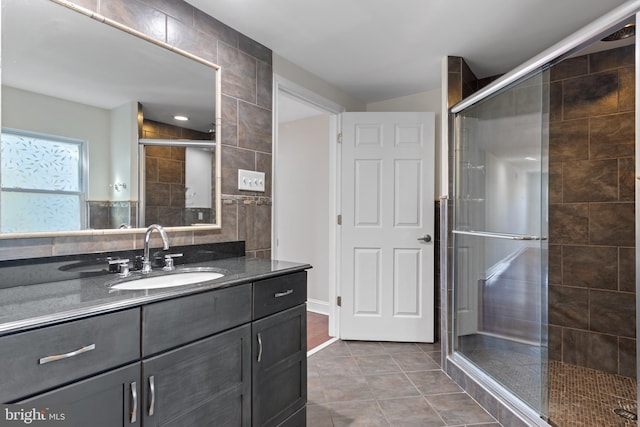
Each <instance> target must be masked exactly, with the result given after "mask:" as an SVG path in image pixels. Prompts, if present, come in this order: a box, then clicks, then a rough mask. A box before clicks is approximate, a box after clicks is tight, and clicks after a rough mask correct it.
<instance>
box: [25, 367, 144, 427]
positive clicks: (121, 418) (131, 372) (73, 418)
mask: <svg viewBox="0 0 640 427" xmlns="http://www.w3.org/2000/svg"><path fill="white" fill-rule="evenodd" d="M140 391H141V388H140V364H139V363H136V364H133V365H129V366H126V367H124V368H120V369H116V370H113V371H110V372H107V373H104V374H101V375H97V376H95V377H91V378H88V379H86V380H83V381H79V382H77V383H74V384H71V385H68V386H65V387H61V388H59V389H56V390H53V391H50V392H47V393H43V394H40V395H38V396H35V397H32V398H30V399H27V400H23V401H20V402H17V403H18V404H20V406H19V407H20V408H24V409H25V411H26V410H30V409H31V408H35V410H36V411H37V412H40V411H44V412H45V414H46V417H47V419H51V420H52V421H51V422H52V424H51V425H54V424H55V422H53V420H57V421H62V419H64V420H65V422H64V423H63V424H64V425H65V426H73V427H86V426H91V427H116V426H139V425H140V405H141V403H142V398H141V396H140ZM47 425H49V424H47Z"/></svg>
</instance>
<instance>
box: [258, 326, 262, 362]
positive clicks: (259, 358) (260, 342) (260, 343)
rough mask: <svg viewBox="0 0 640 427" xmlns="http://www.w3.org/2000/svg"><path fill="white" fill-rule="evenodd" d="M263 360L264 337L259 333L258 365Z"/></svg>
mask: <svg viewBox="0 0 640 427" xmlns="http://www.w3.org/2000/svg"><path fill="white" fill-rule="evenodd" d="M261 360H262V335H261V334H260V332H258V363H260V361H261Z"/></svg>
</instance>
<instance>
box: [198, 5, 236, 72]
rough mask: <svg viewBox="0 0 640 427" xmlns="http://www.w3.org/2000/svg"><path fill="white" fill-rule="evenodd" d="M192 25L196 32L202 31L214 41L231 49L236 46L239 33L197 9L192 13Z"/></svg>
mask: <svg viewBox="0 0 640 427" xmlns="http://www.w3.org/2000/svg"><path fill="white" fill-rule="evenodd" d="M193 25H194V27H195V28H196V29H197V30H198V31H202V32H203V33H205V34H207V35H209V36H211V37H213V38H214V39H216V40H220V41H222V42H224V43H226V44H228V45H230V46H233V47H237V46H238V37H239V35H240V33H238V32H237V31H236V30H234V29H233V28H231V27H229V26H228V25H225V24H223V23H222V22H220V21H218V20H217V19H216V18H214V17H212V16H210V15H207V14H206V13H204V12H202V11H201V10H199V9H195V10H194V12H193ZM194 53H196V52H194ZM223 76H224V74H223Z"/></svg>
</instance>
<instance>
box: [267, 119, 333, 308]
mask: <svg viewBox="0 0 640 427" xmlns="http://www.w3.org/2000/svg"><path fill="white" fill-rule="evenodd" d="M329 129H330V116H329V115H327V114H323V115H319V116H316V117H312V118H308V119H302V120H296V121H293V122H288V123H282V124H280V125H279V126H278V158H277V162H276V167H277V170H276V171H275V176H276V177H277V178H276V181H275V183H274V186H275V192H276V194H277V200H278V203H277V204H276V205H275V206H274V210H275V212H274V215H275V216H276V217H277V218H278V224H279V227H278V230H277V233H278V234H277V236H276V245H277V253H278V259H281V260H286V261H298V262H306V263H309V264H311V265H312V266H313V268H312V269H311V270H309V272H308V288H307V289H308V298H309V301H310V302H321V303H327V305H328V301H329V283H330V279H329V256H330V248H329V234H330V230H329V224H330V222H329V219H330V217H331V212H329V171H330V165H329V142H330V135H329Z"/></svg>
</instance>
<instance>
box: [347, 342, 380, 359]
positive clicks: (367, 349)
mask: <svg viewBox="0 0 640 427" xmlns="http://www.w3.org/2000/svg"><path fill="white" fill-rule="evenodd" d="M347 348H348V349H349V351H350V352H351V354H353V355H354V356H374V355H377V354H387V351H386V350H385V349H384V347H383V346H382V344H381V343H379V342H372V341H347Z"/></svg>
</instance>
